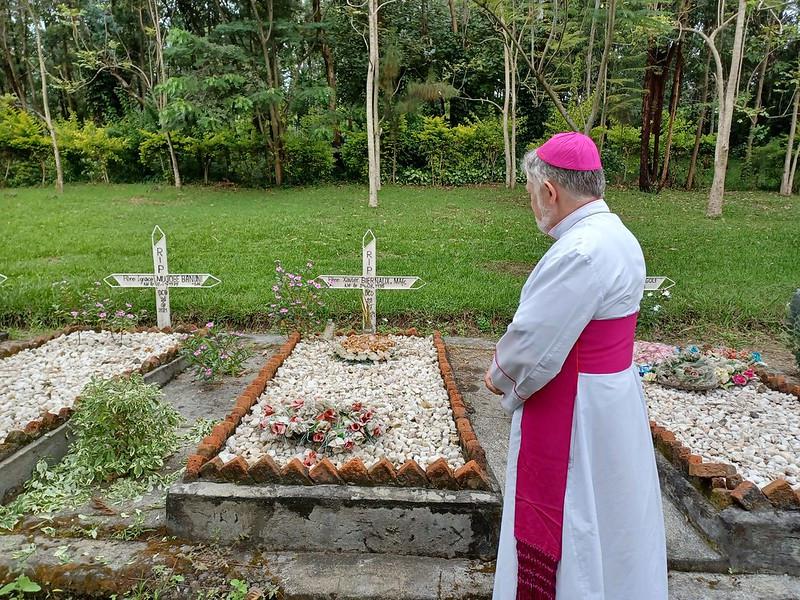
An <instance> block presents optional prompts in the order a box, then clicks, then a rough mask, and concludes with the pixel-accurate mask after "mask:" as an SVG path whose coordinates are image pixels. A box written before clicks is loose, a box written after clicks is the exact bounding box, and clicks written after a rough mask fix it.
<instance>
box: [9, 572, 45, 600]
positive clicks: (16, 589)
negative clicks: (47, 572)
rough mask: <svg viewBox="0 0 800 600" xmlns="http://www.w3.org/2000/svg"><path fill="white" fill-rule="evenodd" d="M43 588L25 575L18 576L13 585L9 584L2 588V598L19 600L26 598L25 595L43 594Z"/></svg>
mask: <svg viewBox="0 0 800 600" xmlns="http://www.w3.org/2000/svg"><path fill="white" fill-rule="evenodd" d="M41 591H42V587H41V586H40V585H39V584H38V583H36V582H35V581H31V580H30V579H28V577H27V576H25V575H18V576H17V578H16V579H15V580H14V581H12V582H11V583H7V584H6V585H4V586H3V587H1V588H0V598H5V597H7V598H10V599H12V600H18V599H20V598H24V597H25V594H35V593H36V592H41Z"/></svg>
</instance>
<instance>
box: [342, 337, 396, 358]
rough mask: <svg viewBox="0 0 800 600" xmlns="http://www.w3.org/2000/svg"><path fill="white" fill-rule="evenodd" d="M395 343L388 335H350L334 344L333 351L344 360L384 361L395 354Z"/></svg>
mask: <svg viewBox="0 0 800 600" xmlns="http://www.w3.org/2000/svg"><path fill="white" fill-rule="evenodd" d="M394 348H395V343H394V341H393V340H392V339H391V338H390V337H389V336H388V335H376V334H361V335H348V336H346V337H344V338H339V339H338V340H336V341H334V343H333V351H334V353H335V354H336V355H337V356H338V357H339V358H343V359H344V360H353V361H359V362H361V361H373V362H378V361H384V360H388V359H389V358H390V357H391V355H392V354H393V353H394Z"/></svg>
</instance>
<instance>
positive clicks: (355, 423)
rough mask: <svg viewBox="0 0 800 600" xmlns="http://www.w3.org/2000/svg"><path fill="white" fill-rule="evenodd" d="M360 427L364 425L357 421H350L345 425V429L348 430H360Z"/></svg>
mask: <svg viewBox="0 0 800 600" xmlns="http://www.w3.org/2000/svg"><path fill="white" fill-rule="evenodd" d="M362 427H364V425H362V424H361V423H359V422H358V421H353V422H352V423H350V425H348V426H347V429H348V430H349V431H361V428H362Z"/></svg>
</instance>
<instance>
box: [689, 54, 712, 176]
mask: <svg viewBox="0 0 800 600" xmlns="http://www.w3.org/2000/svg"><path fill="white" fill-rule="evenodd" d="M710 67H711V51H709V52H708V53H707V54H706V69H705V75H704V76H703V93H702V95H701V100H700V115H699V116H698V118H697V129H696V130H695V132H694V147H693V148H692V158H691V160H690V161H689V173H688V174H687V175H686V189H687V190H691V189H692V186H693V185H694V174H695V171H696V170H697V155H698V154H699V152H700V140H701V138H702V137H703V122H704V121H705V119H706V111H708V107H707V106H706V104H707V102H708V71H709V68H710Z"/></svg>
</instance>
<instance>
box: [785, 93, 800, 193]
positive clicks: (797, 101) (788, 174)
mask: <svg viewBox="0 0 800 600" xmlns="http://www.w3.org/2000/svg"><path fill="white" fill-rule="evenodd" d="M798 108H800V86H795V90H794V104H793V108H792V121H791V125H790V126H789V139H788V140H786V157H785V158H784V161H783V177H781V196H791V194H792V182H791V179H792V151H793V150H794V137H795V134H796V133H797V111H798Z"/></svg>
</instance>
